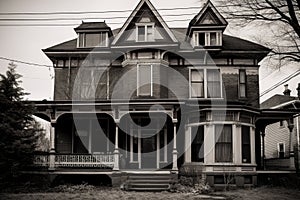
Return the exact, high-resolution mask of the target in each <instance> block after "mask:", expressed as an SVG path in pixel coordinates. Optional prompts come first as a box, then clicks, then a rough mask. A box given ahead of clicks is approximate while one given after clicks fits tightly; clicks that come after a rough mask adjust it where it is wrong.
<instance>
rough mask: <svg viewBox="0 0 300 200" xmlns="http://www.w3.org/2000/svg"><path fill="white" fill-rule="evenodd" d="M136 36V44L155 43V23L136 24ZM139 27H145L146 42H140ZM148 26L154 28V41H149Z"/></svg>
mask: <svg viewBox="0 0 300 200" xmlns="http://www.w3.org/2000/svg"><path fill="white" fill-rule="evenodd" d="M135 26H136V28H135V29H136V32H135V33H136V36H135V39H136V40H135V41H136V42H154V41H155V30H154V23H136V24H135ZM139 26H144V27H145V40H144V41H139V30H138V27H139ZM148 26H152V30H153V40H148Z"/></svg>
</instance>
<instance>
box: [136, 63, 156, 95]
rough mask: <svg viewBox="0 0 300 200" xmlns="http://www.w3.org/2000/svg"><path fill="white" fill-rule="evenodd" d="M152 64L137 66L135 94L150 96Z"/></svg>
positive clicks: (151, 90)
mask: <svg viewBox="0 0 300 200" xmlns="http://www.w3.org/2000/svg"><path fill="white" fill-rule="evenodd" d="M152 93H153V87H152V65H138V66H137V96H152Z"/></svg>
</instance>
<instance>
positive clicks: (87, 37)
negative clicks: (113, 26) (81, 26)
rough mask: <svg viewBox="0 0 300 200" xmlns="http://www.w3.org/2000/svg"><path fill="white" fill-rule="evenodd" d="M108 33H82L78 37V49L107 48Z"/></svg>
mask: <svg viewBox="0 0 300 200" xmlns="http://www.w3.org/2000/svg"><path fill="white" fill-rule="evenodd" d="M107 46H108V34H107V32H100V33H99V32H98V33H80V34H79V37H78V47H107Z"/></svg>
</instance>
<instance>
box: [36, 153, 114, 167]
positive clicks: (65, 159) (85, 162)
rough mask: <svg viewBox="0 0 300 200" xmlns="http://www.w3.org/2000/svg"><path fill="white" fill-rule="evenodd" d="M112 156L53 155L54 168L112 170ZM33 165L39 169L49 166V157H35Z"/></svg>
mask: <svg viewBox="0 0 300 200" xmlns="http://www.w3.org/2000/svg"><path fill="white" fill-rule="evenodd" d="M114 162H115V160H114V154H90V155H77V154H57V155H55V167H93V168H113V167H114ZM34 165H35V166H40V167H48V166H50V159H49V155H35V156H34Z"/></svg>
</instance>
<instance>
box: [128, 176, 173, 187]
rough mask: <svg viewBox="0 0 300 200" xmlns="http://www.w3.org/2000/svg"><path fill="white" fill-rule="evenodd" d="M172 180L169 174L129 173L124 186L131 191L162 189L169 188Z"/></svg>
mask: <svg viewBox="0 0 300 200" xmlns="http://www.w3.org/2000/svg"><path fill="white" fill-rule="evenodd" d="M172 181H174V180H173V179H172V176H171V174H156V173H152V174H151V173H149V174H145V173H143V174H129V175H128V178H127V181H126V183H125V185H126V187H125V188H126V189H127V190H132V191H164V190H169V189H170V185H171V183H172Z"/></svg>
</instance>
